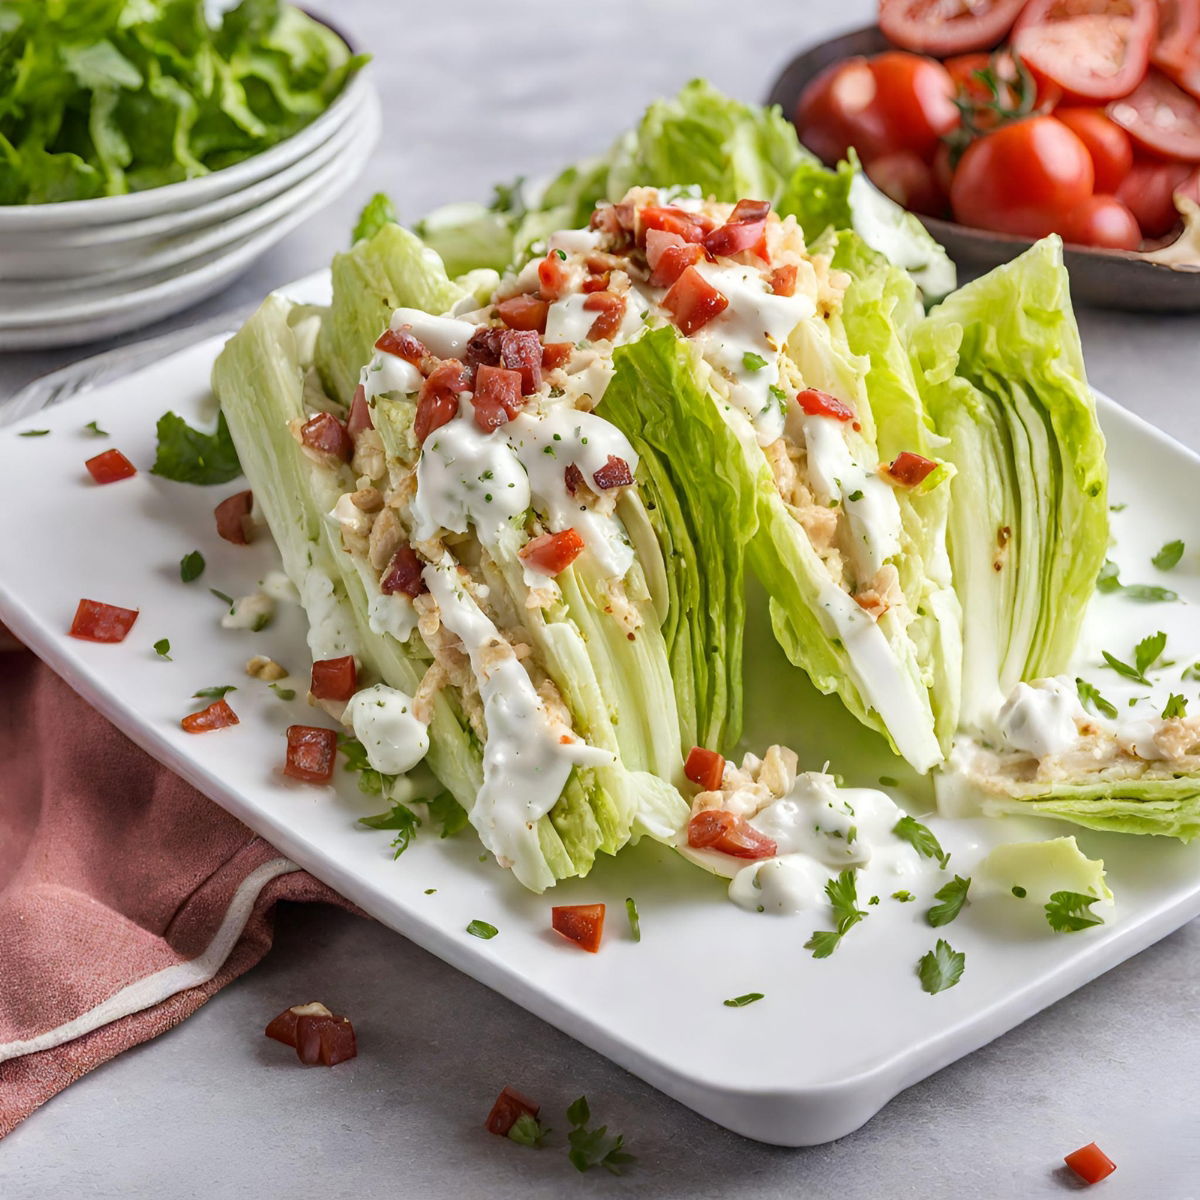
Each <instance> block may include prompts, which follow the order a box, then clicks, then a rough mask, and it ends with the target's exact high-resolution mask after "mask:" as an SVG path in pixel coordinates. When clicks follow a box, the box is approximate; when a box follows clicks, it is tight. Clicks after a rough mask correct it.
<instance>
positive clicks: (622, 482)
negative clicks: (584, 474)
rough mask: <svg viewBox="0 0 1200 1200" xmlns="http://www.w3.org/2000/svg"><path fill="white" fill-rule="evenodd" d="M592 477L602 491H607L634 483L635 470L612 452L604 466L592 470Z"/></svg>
mask: <svg viewBox="0 0 1200 1200" xmlns="http://www.w3.org/2000/svg"><path fill="white" fill-rule="evenodd" d="M592 478H593V479H594V480H595V481H596V486H597V487H598V488H599V489H600V490H601V491H602V492H607V491H609V490H610V489H612V488H619V487H630V486H631V485H632V483H633V472H632V471H631V470H630V469H629V464H628V463H627V462H626V461H625V460H624V459H623V458H618V457H617V456H616V455H615V454H610V455H609V456H608V458H607V460H606V461H605V463H604V466H602V467H601V468H600V469H599V470H598V471H593V472H592Z"/></svg>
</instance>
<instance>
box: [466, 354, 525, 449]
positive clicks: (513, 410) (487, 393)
mask: <svg viewBox="0 0 1200 1200" xmlns="http://www.w3.org/2000/svg"><path fill="white" fill-rule="evenodd" d="M473 403H474V406H475V424H476V425H477V426H478V427H479V428H480V429H481V430H482V431H483V432H484V433H491V432H492V430H493V429H499V428H500V426H501V425H507V424H508V422H509V421H511V420H512V419H513V417H515V416H516V415H517V413H519V412H520V411H521V372H520V371H512V370H509V368H508V367H489V366H481V367H480V368H479V369H478V370H477V371H476V372H475V395H474V397H473Z"/></svg>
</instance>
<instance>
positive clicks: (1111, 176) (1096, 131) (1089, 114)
mask: <svg viewBox="0 0 1200 1200" xmlns="http://www.w3.org/2000/svg"><path fill="white" fill-rule="evenodd" d="M1054 115H1055V117H1056V118H1057V119H1058V120H1060V121H1061V122H1062V123H1063V124H1064V125H1065V126H1066V127H1067V128H1068V129H1070V130H1072V131H1073V132H1074V133H1075V135H1076V137H1078V138H1079V140H1080V141H1081V142H1082V143H1083V144H1084V145H1085V146H1086V147H1087V150H1088V153H1089V154H1090V155H1091V156H1092V168H1093V170H1094V171H1095V174H1096V191H1098V192H1104V193H1110V192H1115V191H1116V190H1117V188H1119V187H1120V186H1121V180H1122V179H1124V178H1125V176H1126V175H1128V174H1129V168H1130V167H1132V166H1133V146H1132V145H1131V144H1130V142H1129V135H1128V134H1127V133H1126V132H1125V130H1123V129H1122V128H1121V127H1120V126H1119V125H1114V124H1113V123H1112V121H1110V120H1109V119H1108V117H1107V116H1105V114H1104V110H1103V109H1101V108H1060V109H1058V110H1057V111H1056V112H1055V114H1054Z"/></svg>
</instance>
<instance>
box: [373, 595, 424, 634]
mask: <svg viewBox="0 0 1200 1200" xmlns="http://www.w3.org/2000/svg"><path fill="white" fill-rule="evenodd" d="M367 624H368V625H369V626H370V629H371V632H372V633H378V634H390V635H391V636H392V637H394V638H395V639H396V641H398V642H407V641H408V639H409V638H410V637H412V632H413V630H414V629H416V627H417V610H416V609H415V608H414V607H413V603H412V601H411V600H410V599H409V598H408V597H407V596H402V595H398V594H395V593H393V594H391V595H388V594H387V593H385V592H380V593H379V594H378V595H376V596H372V597H371V602H370V604H369V605H368V606H367Z"/></svg>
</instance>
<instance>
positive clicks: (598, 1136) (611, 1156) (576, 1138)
mask: <svg viewBox="0 0 1200 1200" xmlns="http://www.w3.org/2000/svg"><path fill="white" fill-rule="evenodd" d="M591 1119H592V1113H591V1109H590V1107H589V1106H588V1102H587V1097H586V1096H580V1097H579V1099H578V1100H576V1101H575V1102H574V1104H572V1105H571V1107H570V1108H568V1109H567V1120H568V1121H570V1122H571V1131H570V1133H568V1134H567V1143H568V1145H569V1146H570V1149H569V1150H568V1151H567V1157H568V1158H569V1159H570V1160H571V1165H572V1166H573V1167H574V1168H575V1169H576V1170H577V1171H590V1170H591V1169H592V1168H593V1167H603V1168H604V1169H605V1170H606V1171H608V1172H610V1173H611V1174H613V1175H620V1174H621V1169H622V1168H623V1167H625V1166H626V1165H627V1164H629V1163H631V1162H634V1161H635V1159H634V1156H633V1155H632V1154H630V1153H629V1152H628V1151H627V1150H625V1149H624V1145H625V1138H624V1137H623V1136H622V1135H621V1134H619V1133H618V1134H615V1135H614V1136H613V1137H611V1138H610V1137H609V1136H608V1126H607V1125H601V1126H600V1128H599V1129H588V1127H587V1124H588V1122H589V1121H590V1120H591Z"/></svg>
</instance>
